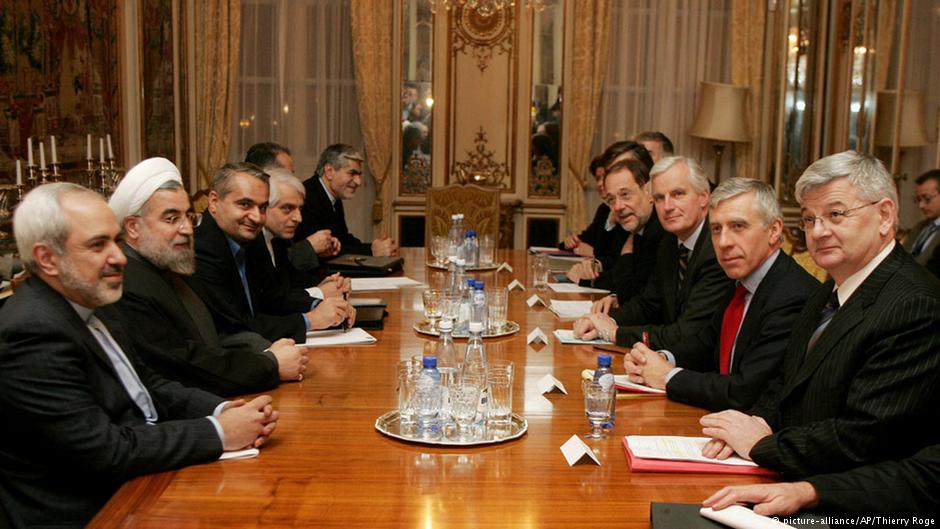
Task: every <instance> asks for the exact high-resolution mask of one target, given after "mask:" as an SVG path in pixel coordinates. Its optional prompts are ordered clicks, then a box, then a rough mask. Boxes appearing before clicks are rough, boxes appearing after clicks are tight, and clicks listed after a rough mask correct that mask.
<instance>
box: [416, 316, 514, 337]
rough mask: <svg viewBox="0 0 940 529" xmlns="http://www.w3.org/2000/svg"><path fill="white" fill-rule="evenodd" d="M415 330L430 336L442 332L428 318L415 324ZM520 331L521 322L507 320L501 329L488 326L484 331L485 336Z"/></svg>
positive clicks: (458, 335)
mask: <svg viewBox="0 0 940 529" xmlns="http://www.w3.org/2000/svg"><path fill="white" fill-rule="evenodd" d="M413 328H414V330H416V331H418V332H419V333H421V334H427V335H430V336H440V335H441V333H440V332H439V331H438V330H437V327H436V326H435V325H432V324H431V322H429V321H428V320H420V321H418V322H417V323H415V324H414V326H413ZM517 332H519V324H518V323H516V322H514V321H511V320H506V323H505V324H504V325H503V326H502V328H501V329H496V330H494V331H491V330H490V329H489V327H487V328H486V332H485V333H483V337H484V338H499V337H500V336H509V335H510V334H516V333H517ZM452 336H453V337H454V338H467V337H469V336H470V335H469V334H467V333H462V332H461V333H457V332H455V333H453V334H452Z"/></svg>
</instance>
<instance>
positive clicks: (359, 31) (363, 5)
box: [349, 0, 398, 237]
mask: <svg viewBox="0 0 940 529" xmlns="http://www.w3.org/2000/svg"><path fill="white" fill-rule="evenodd" d="M349 7H350V14H351V18H352V40H353V56H354V58H355V63H356V93H357V95H358V96H359V121H360V124H361V126H362V137H363V140H364V143H365V146H366V157H367V159H368V160H367V161H368V165H369V171H370V172H371V173H372V177H373V178H374V179H375V204H373V205H372V222H373V223H374V224H377V225H378V226H377V229H376V232H375V236H376V237H381V236H383V235H385V234H387V233H390V232H391V229H390V226H389V224H388V223H389V222H390V221H391V203H392V192H391V191H392V190H391V188H390V187H386V186H385V182H386V180H387V179H388V175H389V169H390V168H391V161H392V142H393V141H394V138H396V137H397V136H396V134H397V130H396V129H395V118H394V117H393V113H397V112H398V101H396V99H395V94H394V91H393V90H392V89H391V86H392V67H393V66H394V63H393V61H392V55H391V54H392V21H393V16H392V7H393V3H392V2H386V1H383V2H374V1H371V0H352V1H351V2H350V6H349Z"/></svg>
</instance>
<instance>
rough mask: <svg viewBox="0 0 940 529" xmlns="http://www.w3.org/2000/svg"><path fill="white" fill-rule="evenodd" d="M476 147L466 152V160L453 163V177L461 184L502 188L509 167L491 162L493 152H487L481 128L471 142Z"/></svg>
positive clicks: (484, 135) (501, 163) (502, 163)
mask: <svg viewBox="0 0 940 529" xmlns="http://www.w3.org/2000/svg"><path fill="white" fill-rule="evenodd" d="M473 143H474V144H475V145H476V146H475V147H474V148H473V150H471V151H466V152H467V158H468V159H467V160H466V161H464V162H455V163H454V170H453V173H454V176H455V177H456V178H457V181H458V182H460V183H461V184H477V185H484V186H493V187H504V186H503V181H504V180H506V177H507V176H509V167H508V166H507V165H506V163H505V162H497V161H495V160H493V155H494V154H495V151H491V150H487V148H486V146H487V141H486V132H485V131H484V130H483V127H480V130H479V131H477V133H476V139H475V140H474V141H473Z"/></svg>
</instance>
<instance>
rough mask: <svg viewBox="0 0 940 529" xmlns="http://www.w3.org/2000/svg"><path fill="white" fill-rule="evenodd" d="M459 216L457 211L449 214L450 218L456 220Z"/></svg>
mask: <svg viewBox="0 0 940 529" xmlns="http://www.w3.org/2000/svg"><path fill="white" fill-rule="evenodd" d="M459 218H460V215H458V214H457V213H454V214H453V215H451V216H450V220H457V219H459Z"/></svg>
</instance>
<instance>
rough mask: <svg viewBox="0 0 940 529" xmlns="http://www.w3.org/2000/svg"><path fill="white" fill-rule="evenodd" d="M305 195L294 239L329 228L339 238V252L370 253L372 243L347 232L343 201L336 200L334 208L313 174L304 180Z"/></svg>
mask: <svg viewBox="0 0 940 529" xmlns="http://www.w3.org/2000/svg"><path fill="white" fill-rule="evenodd" d="M304 189H306V191H307V196H306V197H304V206H303V208H302V209H301V212H300V214H301V216H302V217H303V219H302V220H301V221H300V226H297V232H296V233H295V234H294V240H295V241H299V240H301V239H306V238H307V237H308V236H310V234H312V233H315V232H317V231H320V230H330V231H331V233H332V234H333V237H336V238H337V239H339V242H340V244H341V245H342V248H341V249H340V254H345V253H352V254H362V255H372V244H371V243H366V242H362V241H360V240H359V239H357V238H356V236H355V235H353V234H351V233H349V228H348V227H346V214H345V212H344V211H343V201H342V200H337V201H336V208H335V210H334V208H333V205H332V204H331V203H330V197H329V196H327V194H326V190H325V189H323V185H322V184H320V179H319V178H318V177H317V176H316V175H314V176H311V177H310V178H308V179H307V180H306V181H305V182H304Z"/></svg>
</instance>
